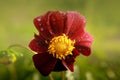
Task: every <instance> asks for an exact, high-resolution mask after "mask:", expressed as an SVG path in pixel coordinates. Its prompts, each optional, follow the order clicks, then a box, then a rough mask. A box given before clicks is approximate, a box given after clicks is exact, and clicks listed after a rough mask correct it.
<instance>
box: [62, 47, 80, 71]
mask: <svg viewBox="0 0 120 80" xmlns="http://www.w3.org/2000/svg"><path fill="white" fill-rule="evenodd" d="M78 55H79V52H78V51H77V50H76V49H74V50H73V55H69V56H67V57H66V58H65V60H64V59H63V60H62V63H63V65H64V66H65V67H66V68H67V69H68V70H70V71H72V72H73V71H74V62H75V58H76V57H77V56H78Z"/></svg>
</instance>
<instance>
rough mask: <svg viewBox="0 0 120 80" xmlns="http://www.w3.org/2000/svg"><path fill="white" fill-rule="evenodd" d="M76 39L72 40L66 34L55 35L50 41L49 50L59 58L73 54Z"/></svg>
mask: <svg viewBox="0 0 120 80" xmlns="http://www.w3.org/2000/svg"><path fill="white" fill-rule="evenodd" d="M74 43H75V41H72V40H70V39H69V38H68V37H67V36H66V35H65V34H63V35H61V36H58V37H54V38H52V40H51V41H50V44H49V47H48V52H49V53H50V54H52V55H53V57H56V58H58V59H65V57H66V56H68V55H72V50H73V49H74V48H75V47H74Z"/></svg>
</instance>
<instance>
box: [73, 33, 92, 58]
mask: <svg viewBox="0 0 120 80" xmlns="http://www.w3.org/2000/svg"><path fill="white" fill-rule="evenodd" d="M75 40H76V43H75V48H76V49H77V50H78V51H79V52H80V53H82V54H83V55H85V56H89V55H90V54H91V45H92V42H93V37H92V36H91V35H90V34H89V33H87V32H84V34H83V35H82V36H77V37H76V38H75Z"/></svg>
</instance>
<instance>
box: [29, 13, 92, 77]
mask: <svg viewBox="0 0 120 80" xmlns="http://www.w3.org/2000/svg"><path fill="white" fill-rule="evenodd" d="M34 24H35V27H36V28H37V30H38V31H39V35H36V34H35V36H34V37H35V38H34V39H33V40H32V41H31V42H30V44H29V47H30V48H31V49H32V50H33V51H35V52H37V53H38V54H35V55H34V56H33V61H34V65H35V67H36V68H37V69H38V70H39V72H40V73H41V74H42V75H44V76H47V75H48V74H49V73H50V72H51V71H64V70H67V69H68V70H70V71H74V68H73V64H74V62H75V58H76V56H78V55H79V54H80V53H82V54H83V55H85V56H88V55H90V53H91V44H92V41H93V38H92V36H91V35H89V34H88V33H87V32H86V31H85V29H84V27H85V24H86V21H85V18H84V16H82V15H81V14H79V13H77V12H74V11H70V12H66V13H64V12H60V11H49V12H47V13H46V14H45V15H42V16H38V17H37V18H35V19H34Z"/></svg>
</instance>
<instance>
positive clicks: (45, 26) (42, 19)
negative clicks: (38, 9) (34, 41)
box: [34, 11, 53, 40]
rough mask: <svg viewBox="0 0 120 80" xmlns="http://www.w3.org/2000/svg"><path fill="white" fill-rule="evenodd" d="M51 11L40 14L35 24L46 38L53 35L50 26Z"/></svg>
mask: <svg viewBox="0 0 120 80" xmlns="http://www.w3.org/2000/svg"><path fill="white" fill-rule="evenodd" d="M51 13H52V12H51V11H49V12H48V13H46V14H45V15H43V16H38V17H37V18H35V19H34V25H35V27H36V28H37V29H38V31H39V32H40V34H41V35H42V36H43V37H44V38H45V39H47V40H48V39H49V40H50V39H51V38H52V37H53V35H52V34H53V33H52V30H51V27H50V22H49V17H50V15H51Z"/></svg>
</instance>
